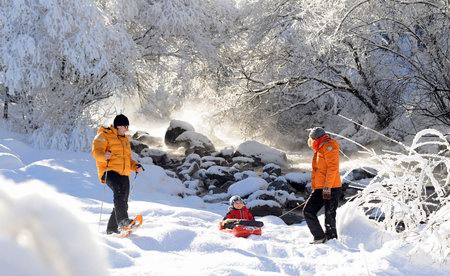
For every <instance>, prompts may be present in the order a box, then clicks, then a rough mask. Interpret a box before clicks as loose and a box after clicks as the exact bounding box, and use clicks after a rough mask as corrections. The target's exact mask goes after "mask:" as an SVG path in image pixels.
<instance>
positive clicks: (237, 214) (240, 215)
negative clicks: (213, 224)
mask: <svg viewBox="0 0 450 276" xmlns="http://www.w3.org/2000/svg"><path fill="white" fill-rule="evenodd" d="M223 219H224V220H226V219H247V220H255V218H253V215H252V213H250V211H249V210H248V209H247V207H245V206H244V207H242V209H240V210H237V209H234V208H232V209H231V210H230V211H229V212H228V213H227V214H226V215H225V217H224V218H223Z"/></svg>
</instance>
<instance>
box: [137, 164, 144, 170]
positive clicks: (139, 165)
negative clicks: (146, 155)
mask: <svg viewBox="0 0 450 276" xmlns="http://www.w3.org/2000/svg"><path fill="white" fill-rule="evenodd" d="M136 167H137V169H139V168H141V169H142V170H143V171H145V169H144V167H143V166H142V165H141V164H137V165H136Z"/></svg>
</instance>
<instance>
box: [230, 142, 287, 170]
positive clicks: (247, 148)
mask: <svg viewBox="0 0 450 276" xmlns="http://www.w3.org/2000/svg"><path fill="white" fill-rule="evenodd" d="M237 153H240V154H242V155H244V156H250V157H257V158H260V159H261V161H262V162H264V163H275V164H277V165H280V166H282V167H287V166H288V161H287V156H286V153H284V152H281V151H279V150H277V149H274V148H271V147H269V146H266V145H264V144H261V143H259V142H256V141H246V142H244V143H242V144H240V145H239V147H238V149H237Z"/></svg>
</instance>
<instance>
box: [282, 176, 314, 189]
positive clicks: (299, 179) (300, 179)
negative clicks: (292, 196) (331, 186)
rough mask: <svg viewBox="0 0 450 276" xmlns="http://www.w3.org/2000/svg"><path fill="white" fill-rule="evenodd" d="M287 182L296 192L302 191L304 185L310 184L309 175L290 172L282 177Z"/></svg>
mask: <svg viewBox="0 0 450 276" xmlns="http://www.w3.org/2000/svg"><path fill="white" fill-rule="evenodd" d="M284 177H285V178H286V180H287V182H288V183H289V184H290V185H291V186H292V187H293V188H294V189H296V190H297V191H304V190H305V188H306V184H308V182H311V173H297V172H292V173H288V174H286V175H285V176H284Z"/></svg>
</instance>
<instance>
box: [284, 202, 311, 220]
mask: <svg viewBox="0 0 450 276" xmlns="http://www.w3.org/2000/svg"><path fill="white" fill-rule="evenodd" d="M305 203H306V201H305V202H303V203H302V204H298V202H297V205H298V206H296V207H294V208H292V209H291V210H289V211H287V212H286V213H284V214H282V215H281V216H279V218H281V217H282V216H284V215H287V214H289V213H290V212H292V211H294V210H295V209H297V208H300V207H302V206H303V205H305Z"/></svg>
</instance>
